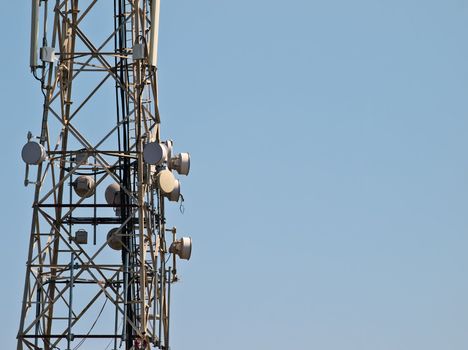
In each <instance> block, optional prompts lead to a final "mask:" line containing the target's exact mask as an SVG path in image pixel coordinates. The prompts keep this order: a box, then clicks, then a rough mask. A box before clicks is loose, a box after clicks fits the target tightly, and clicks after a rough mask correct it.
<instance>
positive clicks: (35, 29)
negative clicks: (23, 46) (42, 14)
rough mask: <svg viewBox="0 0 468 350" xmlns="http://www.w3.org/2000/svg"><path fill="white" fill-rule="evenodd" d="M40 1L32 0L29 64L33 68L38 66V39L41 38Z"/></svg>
mask: <svg viewBox="0 0 468 350" xmlns="http://www.w3.org/2000/svg"><path fill="white" fill-rule="evenodd" d="M39 1H40V0H32V1H31V48H30V53H29V66H30V67H31V70H33V69H34V68H35V67H37V51H38V49H37V41H38V40H39Z"/></svg>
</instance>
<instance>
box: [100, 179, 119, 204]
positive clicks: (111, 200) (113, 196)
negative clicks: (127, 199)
mask: <svg viewBox="0 0 468 350" xmlns="http://www.w3.org/2000/svg"><path fill="white" fill-rule="evenodd" d="M104 197H106V202H107V204H110V205H120V185H119V184H118V183H116V182H114V183H113V184H110V185H109V186H107V188H106V192H105V194H104Z"/></svg>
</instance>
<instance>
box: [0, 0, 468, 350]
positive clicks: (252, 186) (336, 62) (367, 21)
mask: <svg viewBox="0 0 468 350" xmlns="http://www.w3.org/2000/svg"><path fill="white" fill-rule="evenodd" d="M29 6H30V1H6V2H5V3H4V4H3V5H2V15H1V17H2V20H1V21H0V29H1V32H2V38H3V40H2V48H3V49H2V55H1V56H0V61H1V67H2V73H1V77H2V78H1V80H2V82H3V84H2V88H1V89H2V94H1V97H0V100H1V103H2V112H1V114H2V120H3V127H2V137H1V140H0V142H1V148H2V150H3V151H2V161H3V167H2V175H1V176H2V177H1V179H2V183H3V191H2V197H3V200H2V201H1V204H0V207H1V212H2V228H3V229H2V237H3V238H2V239H3V244H2V255H1V263H2V266H3V280H2V284H3V287H2V288H1V290H0V297H1V299H2V312H1V323H0V325H1V327H0V339H2V348H4V349H12V348H14V347H15V340H14V337H15V335H16V331H17V326H18V318H19V311H20V296H21V293H22V288H23V281H24V263H25V260H26V253H27V251H26V250H27V240H28V234H29V225H30V218H31V213H32V211H31V209H30V204H31V201H32V196H33V192H32V188H27V189H25V188H24V187H23V185H22V180H23V179H22V177H23V172H24V165H23V163H22V161H21V158H20V150H21V147H22V145H23V144H24V142H25V135H26V132H27V131H28V130H32V131H35V132H37V131H38V130H39V125H40V111H41V106H42V99H41V94H40V91H39V89H38V86H37V84H36V82H35V81H34V80H33V78H32V76H31V75H30V74H29V72H28V59H29V58H28V57H29V56H28V55H29V53H28V50H29V47H28V45H29V16H30V12H29V11H30V10H29ZM160 33H161V39H160V44H161V46H160V64H159V69H160V99H161V111H162V115H163V134H164V135H165V137H171V138H173V139H174V140H176V142H177V147H178V149H179V150H187V151H189V152H191V154H192V170H191V174H190V176H189V177H188V178H184V179H183V193H184V196H185V198H186V211H185V214H184V215H180V214H177V211H176V210H174V211H173V213H172V214H171V215H172V218H173V222H174V223H175V224H176V225H177V226H178V228H179V230H180V231H181V232H184V233H187V234H190V235H191V236H192V237H193V240H194V251H193V256H192V260H191V261H190V262H188V263H183V264H181V265H183V266H182V267H181V277H182V282H181V283H180V284H179V285H177V286H176V288H175V295H174V298H173V304H172V306H173V308H172V310H173V317H172V321H173V327H172V339H173V344H172V348H173V349H174V350H189V349H200V350H201V349H203V350H215V349H216V350H218V349H223V350H234V349H251V350H280V349H299V350H311V349H317V350H466V349H467V348H468V254H467V251H468V216H467V212H468V152H467V151H468V98H467V97H468V46H467V42H468V1H463V0H444V1H441V0H439V1H434V0H426V1H422V0H409V1H408V0H407V1H402V0H392V1H390V0H388V1H377V0H374V1H371V0H367V1H365V0H355V1H346V0H329V1H310V0H307V1H306V0H291V1H287V2H286V1H277V0H270V1H266V0H249V1H247V0H239V1H224V0H199V1H193V0H173V1H167V0H166V1H162V22H161V32H160ZM105 108H106V107H105V106H103V107H102V111H105V110H106V109H105ZM98 112H99V111H98ZM84 348H86V347H84Z"/></svg>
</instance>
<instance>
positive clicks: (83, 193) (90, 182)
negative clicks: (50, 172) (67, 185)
mask: <svg viewBox="0 0 468 350" xmlns="http://www.w3.org/2000/svg"><path fill="white" fill-rule="evenodd" d="M73 188H74V190H75V193H76V194H77V195H78V196H80V197H82V198H83V197H84V198H89V197H91V196H92V195H93V194H94V179H93V178H92V177H91V176H88V175H80V176H78V177H77V178H76V180H75V181H74V182H73Z"/></svg>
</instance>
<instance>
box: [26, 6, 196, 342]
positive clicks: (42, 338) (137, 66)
mask: <svg viewBox="0 0 468 350" xmlns="http://www.w3.org/2000/svg"><path fill="white" fill-rule="evenodd" d="M159 6H160V5H159V0H113V1H111V0H32V16H31V23H32V30H31V62H30V65H31V70H32V72H33V74H34V77H35V78H36V79H37V80H38V81H39V83H40V86H41V91H42V93H43V95H44V104H43V112H42V124H41V127H40V129H39V132H38V133H37V134H38V135H37V136H33V135H32V134H31V133H29V134H28V142H27V144H26V145H25V146H24V148H23V151H22V157H23V160H24V161H25V162H26V176H25V185H28V184H33V185H34V188H35V191H34V201H33V215H32V224H31V235H30V243H29V251H28V258H27V268H26V278H25V285H24V295H23V302H22V310H21V318H20V327H19V332H18V347H17V349H18V350H21V349H45V350H52V349H60V350H64V349H67V350H72V349H79V348H80V347H81V346H82V345H83V344H84V348H86V346H87V345H88V346H90V347H89V348H90V349H96V350H97V349H103V350H104V349H120V348H123V349H127V350H129V349H145V350H146V349H150V348H153V347H156V348H160V349H169V321H170V295H171V293H170V292H171V284H172V283H174V282H175V281H177V279H178V278H177V273H176V255H178V256H179V258H181V259H187V260H188V259H189V258H190V253H191V239H190V238H188V237H183V238H180V239H177V238H176V229H175V228H174V227H171V228H169V227H168V226H166V215H165V206H166V205H168V204H169V202H177V201H179V200H180V199H181V198H182V199H183V197H182V196H181V194H180V182H179V181H178V180H176V179H175V177H174V173H175V172H177V173H179V174H181V175H187V174H188V172H189V167H190V158H189V155H188V153H180V154H177V155H175V154H173V152H172V149H173V146H172V141H170V140H162V139H161V135H160V123H161V118H160V114H159V110H158V87H157V69H156V63H157V55H158V50H157V49H158V27H159ZM93 14H94V16H93ZM101 20H102V29H101V28H100V27H101V23H100V22H101ZM112 22H113V25H112ZM104 23H110V24H111V25H110V26H109V28H107V27H106V26H105V25H104ZM89 28H93V30H90V29H89ZM96 28H99V30H97V29H96ZM107 29H109V32H108V33H107V34H106V35H105V36H104V39H99V40H98V39H96V38H94V37H93V36H88V34H89V32H93V33H95V32H96V31H99V33H100V34H102V33H105V31H106V30H107ZM106 89H107V90H106ZM113 90H115V97H112V95H114V92H113ZM102 91H110V92H111V93H110V94H108V95H106V94H105V93H104V95H102V94H100V93H101V92H102ZM109 96H111V98H109ZM96 101H99V108H97V109H96V108H95V107H94V105H93V103H96ZM103 105H105V108H103V107H102V106H103ZM31 178H34V180H33V181H30V180H29V179H31ZM102 320H105V322H101V321H102ZM85 341H86V343H84V342H85Z"/></svg>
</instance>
